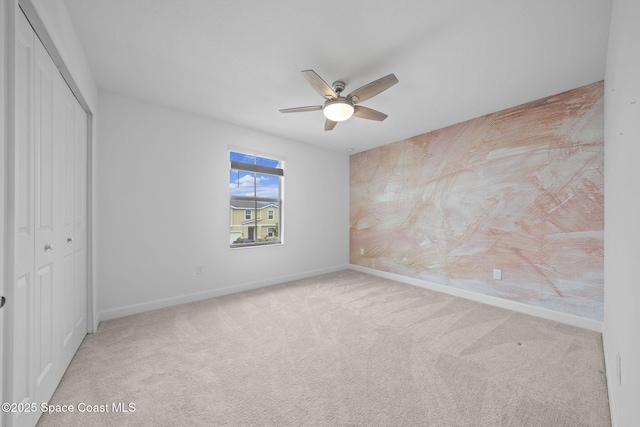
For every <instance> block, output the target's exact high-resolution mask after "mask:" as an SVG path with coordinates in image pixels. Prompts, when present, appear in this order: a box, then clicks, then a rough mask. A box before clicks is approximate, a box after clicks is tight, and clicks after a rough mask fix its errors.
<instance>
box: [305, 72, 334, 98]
mask: <svg viewBox="0 0 640 427" xmlns="http://www.w3.org/2000/svg"><path fill="white" fill-rule="evenodd" d="M302 74H303V75H304V78H305V79H307V81H308V82H309V84H310V85H311V86H312V87H313V88H314V89H315V90H316V92H318V93H319V94H320V96H321V97H323V98H325V99H334V98H337V97H338V94H336V93H335V92H334V90H333V89H332V88H331V86H329V85H328V84H327V82H325V81H324V80H322V77H320V76H319V75H317V74H316V72H315V71H313V70H303V71H302Z"/></svg>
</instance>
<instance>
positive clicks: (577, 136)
mask: <svg viewBox="0 0 640 427" xmlns="http://www.w3.org/2000/svg"><path fill="white" fill-rule="evenodd" d="M603 88H604V85H603V82H598V83H593V84H590V85H587V86H583V87H580V88H578V89H575V90H571V91H569V92H564V93H561V94H558V95H555V96H551V97H548V98H544V99H541V100H538V101H534V102H530V103H527V104H524V105H520V106H518V107H514V108H511V109H508V110H504V111H500V112H497V113H494V114H489V115H486V116H483V117H479V118H476V119H473V120H469V121H467V122H464V123H459V124H456V125H453V126H450V127H447V128H444V129H440V130H436V131H433V132H429V133H426V134H423V135H419V136H416V137H413V138H410V139H407V140H403V141H398V142H395V143H392V144H389V145H385V146H382V147H378V148H375V149H372V150H369V151H365V152H362V153H358V154H354V155H352V156H351V160H350V193H351V219H350V221H351V231H350V234H351V241H350V246H351V247H350V262H351V263H352V264H355V265H359V266H363V267H369V268H373V269H377V270H381V271H386V272H391V273H395V274H399V275H404V276H408V277H412V278H419V279H423V280H426V281H429V282H432V283H437V284H440V285H447V286H452V287H455V288H460V289H465V290H469V291H473V292H478V293H482V294H486V295H491V296H496V297H500V298H505V299H508V300H513V301H517V302H522V303H526V304H531V305H536V306H541V307H545V308H548V309H551V310H556V311H561V312H565V313H569V314H574V315H578V316H582V317H586V318H590V319H595V320H602V318H603V284H604V279H603V276H604V273H603V265H604V256H603V255H604V253H603V252H604V251H603V234H604V233H603V230H604V179H603V178H604V176H603V174H604V144H603V132H604V125H603V123H604V105H603ZM361 251H362V252H363V253H364V254H363V255H362V254H361ZM493 269H500V270H502V280H496V279H493V278H492V277H493Z"/></svg>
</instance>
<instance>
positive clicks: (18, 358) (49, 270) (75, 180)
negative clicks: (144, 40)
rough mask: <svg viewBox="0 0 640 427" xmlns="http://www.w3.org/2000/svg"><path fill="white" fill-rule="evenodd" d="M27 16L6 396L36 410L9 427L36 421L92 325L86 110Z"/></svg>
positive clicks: (19, 72)
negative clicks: (89, 318) (89, 315)
mask: <svg viewBox="0 0 640 427" xmlns="http://www.w3.org/2000/svg"><path fill="white" fill-rule="evenodd" d="M19 15H20V16H19V17H18V22H17V28H16V52H15V55H16V61H15V108H16V109H15V119H16V121H15V145H14V150H13V151H14V152H13V168H14V171H13V206H14V212H13V215H14V230H13V235H14V252H13V256H14V262H13V279H14V282H13V284H12V285H13V289H12V290H13V292H12V304H11V306H12V309H11V310H10V313H9V316H10V319H11V320H10V321H11V330H12V334H11V337H10V339H11V345H10V346H9V348H11V349H12V350H11V352H10V361H9V363H11V368H10V369H9V371H10V372H11V374H10V378H9V381H10V383H9V384H10V386H9V390H8V391H9V393H8V395H7V396H6V397H5V398H6V400H7V401H9V402H13V403H16V404H22V405H25V404H32V405H31V407H32V408H37V410H36V411H35V412H31V411H29V412H24V411H23V412H15V413H11V414H8V415H9V417H8V421H9V425H12V426H33V425H35V423H36V422H37V420H38V418H39V416H40V415H41V413H40V412H39V407H40V405H41V404H42V403H46V402H48V401H49V400H50V398H51V396H52V394H53V392H54V390H55V388H56V387H57V385H58V383H59V381H60V379H61V378H62V375H63V374H64V372H65V370H66V368H67V366H68V365H69V362H70V361H71V358H72V357H73V355H74V354H75V352H76V350H77V349H78V347H79V345H80V343H81V342H82V340H83V338H84V336H85V335H86V332H87V320H86V312H87V310H86V307H87V305H86V289H87V288H86V284H87V273H86V271H87V270H86V265H87V243H86V242H87V228H86V204H87V198H86V194H87V186H86V182H87V168H86V165H87V163H86V158H87V151H86V150H87V115H86V113H85V112H84V110H83V109H82V107H81V106H80V104H79V103H78V101H77V100H76V98H75V97H74V95H73V94H72V92H71V90H70V89H69V87H68V86H67V84H66V82H65V81H64V79H63V78H62V75H61V74H60V72H59V71H58V69H57V67H56V65H55V64H54V62H53V60H52V59H51V57H50V56H49V55H48V53H47V51H46V50H45V48H44V46H43V45H42V43H41V42H40V40H39V39H38V37H37V35H36V34H35V32H34V31H33V29H32V28H31V26H30V24H29V22H28V21H27V19H26V18H25V17H24V15H23V14H22V13H20V14H19ZM69 403H71V402H69ZM33 404H35V405H33Z"/></svg>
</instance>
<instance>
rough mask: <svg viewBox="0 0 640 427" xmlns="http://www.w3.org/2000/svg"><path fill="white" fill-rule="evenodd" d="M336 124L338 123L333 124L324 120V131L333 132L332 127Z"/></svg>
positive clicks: (331, 121)
mask: <svg viewBox="0 0 640 427" xmlns="http://www.w3.org/2000/svg"><path fill="white" fill-rule="evenodd" d="M337 124H338V122H334V121H333V120H329V119H327V120H325V122H324V130H325V131H327V130H333V128H334V127H336V125H337Z"/></svg>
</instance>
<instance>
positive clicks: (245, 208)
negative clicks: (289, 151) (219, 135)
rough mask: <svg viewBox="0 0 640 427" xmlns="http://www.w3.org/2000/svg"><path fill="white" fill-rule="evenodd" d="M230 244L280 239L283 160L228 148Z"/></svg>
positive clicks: (270, 242)
mask: <svg viewBox="0 0 640 427" xmlns="http://www.w3.org/2000/svg"><path fill="white" fill-rule="evenodd" d="M229 161H230V168H229V236H230V237H229V240H230V245H231V247H242V246H258V245H269V244H274V243H282V233H281V232H280V231H281V230H282V193H283V191H282V190H283V183H284V161H282V160H278V159H275V158H269V157H266V156H258V155H254V154H249V153H242V152H238V151H230V152H229Z"/></svg>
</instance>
